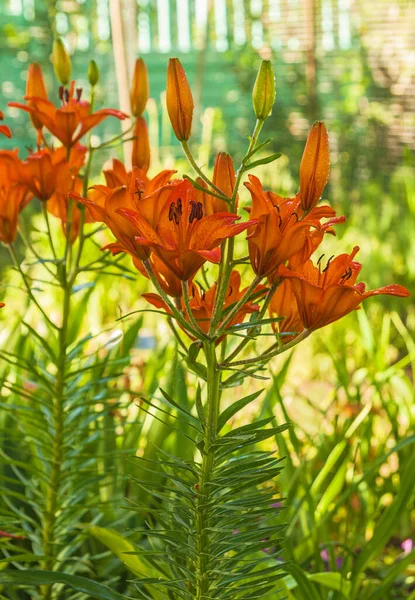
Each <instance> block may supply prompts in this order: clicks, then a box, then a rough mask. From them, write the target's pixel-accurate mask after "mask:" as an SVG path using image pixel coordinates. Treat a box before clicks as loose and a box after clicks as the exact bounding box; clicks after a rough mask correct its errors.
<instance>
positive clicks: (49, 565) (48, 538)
mask: <svg viewBox="0 0 415 600" xmlns="http://www.w3.org/2000/svg"><path fill="white" fill-rule="evenodd" d="M71 291H72V286H71V285H70V284H66V285H65V286H64V288H63V293H64V296H63V313H62V325H61V327H60V329H59V354H58V359H57V363H56V379H55V389H54V397H53V409H52V420H53V430H54V436H53V442H52V459H51V472H50V480H49V485H48V489H47V492H46V500H45V513H44V526H43V534H42V537H43V554H44V556H45V560H44V562H43V564H42V568H43V569H45V570H46V571H51V570H53V567H54V564H55V560H56V554H57V548H56V520H57V516H58V512H59V506H58V499H59V493H60V486H61V470H62V459H63V457H62V450H63V444H64V405H65V375H66V367H67V364H66V363H67V348H68V324H69V315H70V299H71ZM43 598H44V600H50V598H52V586H46V587H44V588H43Z"/></svg>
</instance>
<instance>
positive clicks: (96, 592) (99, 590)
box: [0, 569, 129, 600]
mask: <svg viewBox="0 0 415 600" xmlns="http://www.w3.org/2000/svg"><path fill="white" fill-rule="evenodd" d="M53 583H66V584H67V585H69V586H70V587H71V588H73V589H74V590H76V591H77V592H83V593H84V594H88V595H89V596H92V598H98V599H99V600H126V598H129V596H122V595H121V594H118V593H117V592H113V591H112V590H110V588H109V587H107V586H106V585H103V584H102V583H96V582H95V581H91V580H90V579H87V578H86V577H80V576H79V575H69V574H67V573H58V572H55V571H38V570H35V569H33V570H32V569H27V570H19V571H3V572H1V573H0V584H1V585H6V584H7V585H13V586H14V585H48V584H53Z"/></svg>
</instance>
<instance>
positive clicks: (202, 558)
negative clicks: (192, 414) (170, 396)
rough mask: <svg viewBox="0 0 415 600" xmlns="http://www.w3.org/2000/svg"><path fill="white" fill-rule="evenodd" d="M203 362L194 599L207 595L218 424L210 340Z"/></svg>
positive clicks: (217, 387) (216, 371) (216, 373)
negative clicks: (203, 416) (203, 407)
mask: <svg viewBox="0 0 415 600" xmlns="http://www.w3.org/2000/svg"><path fill="white" fill-rule="evenodd" d="M204 349H205V355H206V364H207V404H206V409H207V412H206V414H207V416H206V429H205V439H204V442H205V444H204V451H205V453H204V454H203V458H202V464H201V467H200V475H199V482H198V499H197V518H196V549H197V584H196V592H195V600H207V599H208V598H210V594H209V584H210V573H209V569H210V539H209V537H210V533H209V528H210V526H211V523H210V510H211V507H210V496H211V492H212V486H211V478H212V473H213V469H214V458H215V456H214V448H213V443H214V442H215V439H216V435H217V427H218V416H219V407H220V371H219V369H218V368H217V363H216V348H215V343H214V342H205V345H204Z"/></svg>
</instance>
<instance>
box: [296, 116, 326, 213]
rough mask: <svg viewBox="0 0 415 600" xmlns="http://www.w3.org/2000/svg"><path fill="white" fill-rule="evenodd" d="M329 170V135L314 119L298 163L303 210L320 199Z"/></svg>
mask: <svg viewBox="0 0 415 600" xmlns="http://www.w3.org/2000/svg"><path fill="white" fill-rule="evenodd" d="M329 172H330V154H329V136H328V134H327V129H326V126H325V125H324V123H322V122H321V121H316V122H315V123H314V125H313V126H312V128H311V130H310V133H309V134H308V138H307V142H306V145H305V148H304V152H303V157H302V159H301V165H300V195H301V206H302V208H303V210H305V211H307V212H308V211H310V210H311V209H312V208H314V207H315V206H316V204H317V202H318V201H319V200H320V198H321V195H322V193H323V190H324V188H325V186H326V183H327V180H328V178H329Z"/></svg>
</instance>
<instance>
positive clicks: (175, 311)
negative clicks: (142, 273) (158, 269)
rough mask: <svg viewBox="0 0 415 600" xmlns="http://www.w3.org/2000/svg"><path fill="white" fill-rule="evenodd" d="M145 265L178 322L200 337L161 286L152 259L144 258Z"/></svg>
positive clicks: (153, 282)
mask: <svg viewBox="0 0 415 600" xmlns="http://www.w3.org/2000/svg"><path fill="white" fill-rule="evenodd" d="M143 265H144V267H145V270H146V271H147V274H148V276H149V278H150V280H151V282H152V284H153V285H154V287H155V288H156V290H157V291H158V293H159V294H160V296H161V297H162V298H163V300H164V302H165V304H166V306H167V307H168V309H169V310H170V311H171V313H172V314H173V316H174V318H175V319H176V321H177V322H178V323H180V325H182V326H183V327H184V329H185V330H186V331H189V333H191V334H192V335H193V336H194V337H196V338H197V339H199V335H200V334H199V332H198V331H197V330H196V329H194V328H193V327H192V325H191V324H190V323H189V322H188V321H186V319H185V318H184V316H183V315H182V313H181V312H180V310H178V309H177V308H176V306H175V305H174V304H173V302H171V300H170V298H169V297H168V295H167V294H166V292H165V291H164V290H163V288H162V287H161V285H160V283H159V281H158V279H157V277H156V275H155V273H154V271H153V267H152V266H151V263H150V261H149V260H148V259H146V260H143Z"/></svg>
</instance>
